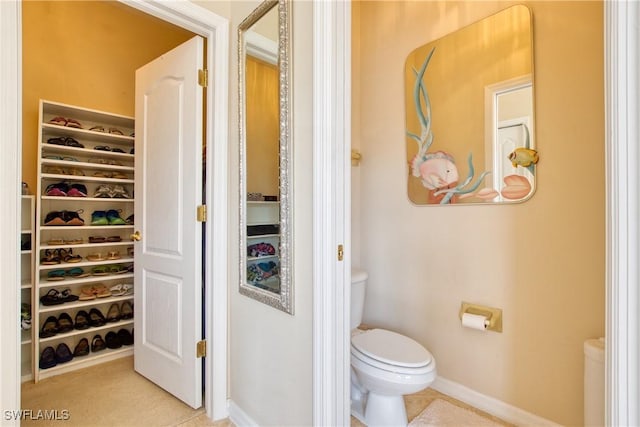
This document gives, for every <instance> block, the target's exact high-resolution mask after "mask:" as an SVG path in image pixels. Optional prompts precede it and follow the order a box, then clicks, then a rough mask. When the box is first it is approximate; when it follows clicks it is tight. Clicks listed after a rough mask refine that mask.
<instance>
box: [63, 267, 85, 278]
mask: <svg viewBox="0 0 640 427" xmlns="http://www.w3.org/2000/svg"><path fill="white" fill-rule="evenodd" d="M66 274H67V276H71V277H73V278H75V279H81V278H83V277H89V276H90V274H89V273H87V272H86V271H84V270H83V269H81V268H80V267H75V268H72V269H70V270H67V273H66Z"/></svg>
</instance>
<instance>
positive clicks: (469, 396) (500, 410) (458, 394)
mask: <svg viewBox="0 0 640 427" xmlns="http://www.w3.org/2000/svg"><path fill="white" fill-rule="evenodd" d="M431 388H432V389H434V390H436V391H439V392H440V393H443V394H446V395H447V396H451V397H453V398H455V399H458V400H460V401H462V402H464V403H466V404H468V405H471V406H473V407H474V408H478V409H480V410H481V411H484V412H487V413H489V414H491V415H493V416H494V417H498V418H500V419H502V420H504V421H507V422H510V423H512V424H515V425H517V426H523V427H524V426H532V427H533V426H535V427H559V426H560V424H556V423H554V422H553V421H549V420H547V419H545V418H542V417H539V416H537V415H534V414H532V413H530V412H527V411H524V410H522V409H520V408H516V407H515V406H511V405H509V404H508V403H505V402H502V401H500V400H498V399H494V398H493V397H489V396H486V395H484V394H481V393H478V392H477V391H475V390H472V389H470V388H468V387H465V386H463V385H462V384H458V383H456V382H453V381H450V380H448V379H446V378H442V377H438V378H436V380H435V381H434V382H433V384H431Z"/></svg>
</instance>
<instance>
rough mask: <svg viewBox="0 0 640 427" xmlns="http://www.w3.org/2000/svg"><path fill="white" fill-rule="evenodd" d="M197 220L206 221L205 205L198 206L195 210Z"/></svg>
mask: <svg viewBox="0 0 640 427" xmlns="http://www.w3.org/2000/svg"><path fill="white" fill-rule="evenodd" d="M196 215H197V217H198V222H207V205H200V206H198V212H197V214H196Z"/></svg>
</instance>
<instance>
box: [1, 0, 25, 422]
mask: <svg viewBox="0 0 640 427" xmlns="http://www.w3.org/2000/svg"><path fill="white" fill-rule="evenodd" d="M20 21H21V4H20V3H19V2H15V1H2V2H0V29H1V30H0V31H1V32H2V33H1V34H0V52H2V61H0V152H2V155H0V191H2V194H4V195H5V196H6V197H5V198H4V201H3V204H2V209H0V228H1V229H2V233H1V235H2V242H0V259H1V260H2V282H3V286H0V301H2V307H1V308H0V342H1V343H2V351H0V378H2V381H0V409H2V410H13V409H20V380H21V378H20V316H19V313H20V312H19V309H18V307H19V303H18V301H19V298H20V292H19V289H20V286H18V284H19V283H20V251H18V250H16V248H19V247H20V246H19V244H20V240H19V236H20V210H21V204H22V203H21V197H20V194H21V191H20V181H21V178H20V177H21V175H22V143H21V141H22V126H21V123H22V67H21V63H22V39H21V25H20ZM12 285H13V286H12ZM2 415H3V420H2V424H3V425H18V424H19V423H18V422H17V421H16V420H6V419H4V412H3V414H2Z"/></svg>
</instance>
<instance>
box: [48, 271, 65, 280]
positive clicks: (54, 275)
mask: <svg viewBox="0 0 640 427" xmlns="http://www.w3.org/2000/svg"><path fill="white" fill-rule="evenodd" d="M64 276H65V271H64V270H51V271H50V272H49V273H47V280H49V281H55V280H64Z"/></svg>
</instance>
